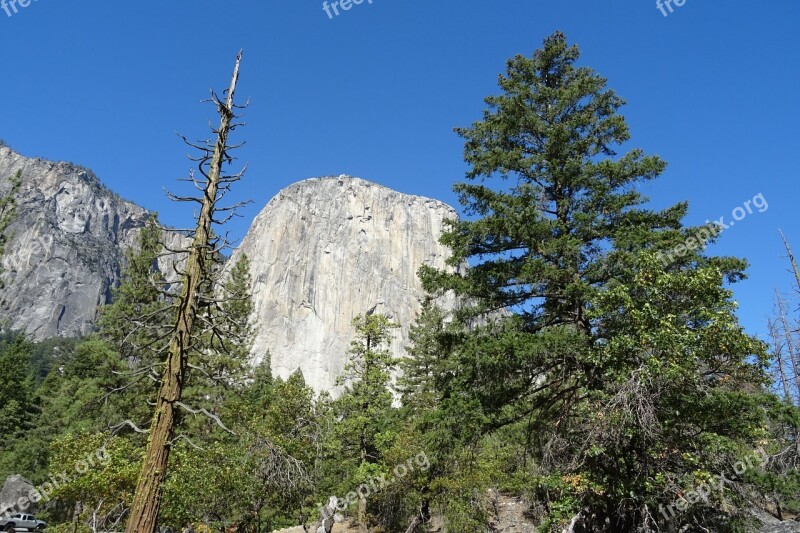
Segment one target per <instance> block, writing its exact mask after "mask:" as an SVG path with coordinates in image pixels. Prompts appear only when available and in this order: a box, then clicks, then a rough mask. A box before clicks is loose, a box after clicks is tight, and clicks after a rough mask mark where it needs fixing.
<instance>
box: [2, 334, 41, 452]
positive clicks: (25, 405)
mask: <svg viewBox="0 0 800 533" xmlns="http://www.w3.org/2000/svg"><path fill="white" fill-rule="evenodd" d="M32 352H33V346H32V345H31V343H30V342H28V341H27V340H25V337H23V336H22V335H16V336H15V337H14V339H13V340H12V341H11V343H9V344H7V345H6V346H5V347H4V348H2V349H0V376H3V379H2V380H0V435H2V439H0V442H2V443H3V445H5V443H11V442H13V439H15V438H19V437H20V435H21V433H22V432H23V431H24V430H26V429H27V428H28V427H29V424H30V421H31V416H32V414H33V413H32V411H31V410H32V407H33V400H34V390H35V388H34V384H33V378H32V376H31V368H30V357H31V353H32Z"/></svg>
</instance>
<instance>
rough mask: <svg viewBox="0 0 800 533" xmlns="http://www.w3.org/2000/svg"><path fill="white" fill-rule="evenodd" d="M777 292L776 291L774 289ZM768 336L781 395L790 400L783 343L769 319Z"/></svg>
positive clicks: (776, 328)
mask: <svg viewBox="0 0 800 533" xmlns="http://www.w3.org/2000/svg"><path fill="white" fill-rule="evenodd" d="M775 292H777V291H775ZM768 327H769V336H770V337H772V344H773V345H774V347H775V363H776V364H777V367H778V368H777V372H778V376H777V377H778V380H779V381H780V382H781V385H783V395H784V397H785V398H786V401H787V402H791V401H792V393H791V389H790V388H789V381H788V379H787V378H786V370H785V368H784V361H783V345H782V344H781V339H780V334H781V332H780V331H778V326H777V325H776V324H775V322H773V321H772V320H770V321H769V325H768Z"/></svg>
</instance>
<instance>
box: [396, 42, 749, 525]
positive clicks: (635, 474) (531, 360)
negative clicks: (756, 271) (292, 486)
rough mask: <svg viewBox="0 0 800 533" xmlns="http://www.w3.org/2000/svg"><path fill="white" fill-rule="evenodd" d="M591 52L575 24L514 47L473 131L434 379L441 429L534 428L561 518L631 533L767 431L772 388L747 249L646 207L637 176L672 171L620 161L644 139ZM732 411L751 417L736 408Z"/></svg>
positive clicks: (435, 438) (449, 235)
mask: <svg viewBox="0 0 800 533" xmlns="http://www.w3.org/2000/svg"><path fill="white" fill-rule="evenodd" d="M578 58H579V52H578V49H577V47H575V46H569V45H568V44H567V41H566V39H565V37H564V36H563V35H562V34H561V33H555V34H553V35H551V36H550V37H548V38H547V39H546V40H545V43H544V47H543V48H542V49H541V50H539V51H537V52H535V53H534V55H533V56H532V57H531V58H526V57H522V56H517V57H514V58H512V59H511V60H510V61H509V62H508V66H507V71H506V74H505V75H501V76H500V79H499V84H500V88H501V90H502V93H501V94H500V95H498V96H492V97H489V98H487V99H486V103H487V105H488V110H487V111H486V112H485V114H484V117H483V120H481V121H480V122H476V123H475V124H473V125H472V126H471V127H469V128H462V129H458V130H457V131H458V133H459V134H460V135H461V136H462V137H463V138H464V139H465V158H466V161H467V163H468V164H469V165H470V167H471V168H470V171H469V173H468V175H467V177H468V179H469V180H470V181H469V182H467V183H460V184H458V185H456V191H457V192H458V193H459V195H460V201H461V203H462V205H463V206H464V207H465V209H466V211H467V214H468V215H470V218H468V219H465V220H462V221H458V222H453V223H452V225H451V227H450V228H449V230H448V231H447V232H446V233H445V234H444V236H443V237H442V242H443V243H444V244H446V245H447V246H449V247H450V248H451V250H452V252H453V255H452V258H451V259H450V263H451V264H452V265H453V266H457V265H460V264H463V263H464V262H469V263H470V265H471V268H470V269H469V270H467V271H466V272H465V273H460V272H456V273H452V272H441V271H435V270H433V269H431V268H423V269H422V271H421V276H422V279H423V283H424V285H425V287H426V288H427V289H428V290H429V291H430V292H431V293H432V294H440V293H442V292H445V291H447V290H452V291H454V292H455V293H456V294H457V295H459V296H461V297H462V300H463V301H465V302H468V304H466V305H464V306H463V308H462V309H461V310H460V311H459V312H458V313H457V315H456V320H457V322H458V324H460V325H461V327H462V335H461V340H460V341H459V342H458V343H457V345H456V346H454V347H453V349H452V350H451V351H449V355H448V356H447V359H448V361H446V362H445V363H443V366H442V368H444V370H445V371H444V372H443V373H440V375H439V376H438V377H435V378H430V379H431V381H432V382H433V383H434V384H435V387H436V390H437V396H438V397H439V398H440V401H439V404H438V406H437V407H436V409H435V410H434V411H433V412H432V413H431V414H430V416H429V419H430V420H431V424H432V426H433V428H435V429H434V430H433V431H431V432H429V433H428V437H427V438H428V439H429V440H430V442H431V444H434V443H436V444H438V445H439V449H444V450H449V452H448V453H453V454H458V453H460V452H459V450H464V449H470V448H473V447H475V446H477V445H478V444H479V443H481V442H482V440H483V439H484V437H485V436H487V435H491V434H492V433H495V432H497V431H500V430H502V429H503V428H511V427H514V426H518V425H519V424H522V423H524V424H525V425H526V428H525V430H524V434H525V435H527V438H528V443H527V445H526V449H528V450H531V453H532V455H533V456H534V458H535V459H536V460H538V462H539V468H540V473H543V474H544V475H543V476H540V477H539V478H538V479H534V481H533V482H532V483H531V485H530V487H529V488H530V490H531V491H534V492H535V493H536V495H537V496H538V497H540V498H543V499H544V500H545V501H546V505H547V506H548V508H549V514H550V516H551V518H552V519H553V520H554V524H558V523H559V522H561V521H564V522H562V524H561V525H562V526H563V523H565V520H568V519H569V518H571V517H572V515H573V514H580V516H581V517H588V516H594V519H593V520H592V521H593V523H595V524H598V523H599V524H602V523H603V522H605V521H606V520H608V522H609V523H610V524H612V526H613V528H614V529H615V530H618V531H627V530H631V529H635V528H636V527H650V526H652V525H654V524H655V523H656V522H658V521H660V520H662V519H661V518H660V516H656V515H658V506H659V505H660V504H661V503H664V502H671V501H674V499H675V498H677V494H679V493H680V491H681V490H685V486H686V484H688V483H690V481H689V478H690V477H691V475H690V474H691V473H697V472H707V471H712V472H713V471H715V470H714V469H715V468H720V466H721V464H722V463H724V462H725V461H727V460H731V459H732V458H734V457H735V455H736V453H741V452H742V451H743V450H744V449H746V448H747V446H750V445H753V444H754V442H755V440H754V437H755V435H756V434H757V433H758V431H759V428H761V427H762V426H761V424H762V421H761V420H760V416H759V411H758V409H757V407H756V401H755V400H754V397H753V396H752V395H750V394H748V393H747V392H745V389H746V388H748V387H749V388H751V389H752V388H753V387H758V386H759V385H760V384H761V383H763V374H762V373H761V371H760V368H759V366H758V365H753V364H750V363H749V358H750V357H751V356H756V360H758V358H761V357H763V355H764V347H763V345H762V344H761V343H759V342H757V341H755V340H754V339H752V338H750V337H748V336H746V335H745V334H743V333H742V331H741V328H740V327H739V326H738V324H737V321H736V318H735V315H734V304H733V302H732V300H731V295H730V292H729V291H728V290H725V289H723V287H722V285H723V283H724V282H725V281H726V280H727V281H735V280H737V279H740V278H741V277H742V276H743V274H742V270H743V269H744V267H745V263H744V261H741V260H738V259H733V258H709V257H706V256H704V255H703V253H702V248H703V247H704V246H705V244H706V243H707V242H709V241H710V240H713V239H714V237H715V236H716V234H717V233H718V231H717V230H715V229H714V228H712V227H683V226H682V224H681V218H682V217H683V216H684V214H685V213H686V209H687V206H686V204H685V203H684V204H678V205H676V206H674V207H672V208H669V209H667V210H664V211H652V210H648V209H645V208H643V207H642V204H644V202H645V201H646V198H644V197H643V196H642V195H641V194H640V193H639V192H638V191H637V190H636V186H637V185H639V184H641V183H642V182H645V181H648V180H651V179H654V178H655V177H657V176H658V175H659V174H660V173H661V171H662V170H663V169H664V166H665V164H664V162H663V161H661V160H660V159H659V158H658V157H655V156H647V155H645V154H644V153H643V152H642V151H641V150H638V149H634V150H631V151H629V152H627V153H625V154H623V155H618V154H617V150H619V147H620V146H621V145H622V144H624V143H625V142H627V141H628V140H629V137H630V134H629V131H628V128H627V126H626V124H625V120H624V118H623V116H622V115H620V114H619V113H618V110H619V108H620V107H621V106H622V105H623V104H624V102H623V101H622V100H621V99H620V98H619V97H618V96H617V95H616V94H615V93H614V92H613V91H612V90H610V89H608V88H607V87H606V80H605V79H603V78H602V77H600V76H599V75H597V74H596V73H595V72H594V71H592V70H591V69H589V68H586V67H578V66H576V62H577V60H578ZM674 250H677V252H674ZM667 361H668V362H669V363H665V362H667ZM422 364H424V363H422ZM423 370H424V369H418V371H417V372H418V373H419V372H423ZM413 374H414V372H412V373H411V375H413ZM634 398H640V399H641V403H638V404H637V403H636V401H634ZM729 409H733V410H735V411H736V412H737V418H736V419H733V418H730V417H728V418H720V417H719V413H720V412H726V411H727V410H729ZM676 413H677V414H676ZM713 413H716V415H714V414H713ZM689 434H692V435H694V438H693V439H687V438H686V436H687V435H689ZM700 443H702V444H700ZM564 480H570V481H569V482H568V483H565V482H564ZM696 508H697V507H696ZM694 517H695V518H697V519H698V520H704V519H705V520H706V523H708V524H711V523H713V524H714V525H715V527H720V526H719V524H723V523H730V520H728V518H729V517H724V516H723V517H721V518H720V516H719V513H717V514H712V513H705V514H704V512H703V510H701V511H700V512H698V513H696V514H695V515H694ZM669 520H671V518H670V519H668V520H667V521H669ZM662 522H663V520H662ZM662 525H663V523H662ZM554 527H555V526H554Z"/></svg>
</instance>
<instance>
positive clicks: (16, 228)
mask: <svg viewBox="0 0 800 533" xmlns="http://www.w3.org/2000/svg"><path fill="white" fill-rule="evenodd" d="M17 171H21V172H22V175H21V177H22V185H21V188H20V191H19V193H18V195H17V197H16V203H17V216H16V218H15V219H14V221H13V222H12V224H11V225H10V227H9V228H8V231H7V236H8V237H9V239H8V244H7V246H6V251H5V254H4V256H3V257H2V258H0V264H2V267H3V273H2V281H3V284H4V288H3V289H2V290H0V325H2V326H8V327H11V328H12V329H15V330H21V331H25V332H26V333H28V334H29V335H30V336H31V337H32V338H34V339H38V340H41V339H45V338H48V337H54V336H61V337H75V336H80V335H85V334H87V333H89V332H90V331H91V330H92V327H93V325H94V321H95V319H96V317H97V309H98V307H99V306H100V305H103V304H105V303H107V302H108V301H109V299H110V297H111V287H113V286H114V285H115V284H117V283H118V282H119V276H120V270H121V266H122V262H123V260H124V255H125V250H126V249H127V248H129V247H130V246H132V245H134V244H135V243H136V241H137V236H138V233H139V231H140V230H141V228H142V227H143V225H144V224H145V222H146V221H147V219H148V218H149V216H150V214H149V212H148V211H147V210H145V209H144V208H142V207H139V206H138V205H136V204H133V203H132V202H128V201H126V200H123V199H122V198H120V197H119V196H118V195H116V194H114V193H113V192H112V191H110V190H109V189H107V188H106V187H104V186H103V185H102V184H101V183H100V181H99V180H98V179H97V177H96V176H95V175H94V174H93V173H92V172H91V171H89V170H87V169H85V168H83V167H80V166H77V165H73V164H71V163H54V162H51V161H45V160H42V159H38V158H37V159H31V158H26V157H23V156H21V155H19V154H18V153H16V152H14V151H12V150H11V149H10V148H8V147H5V146H0V195H3V194H6V193H7V192H8V191H9V189H10V187H11V185H10V178H12V177H13V176H14V175H16V173H17ZM167 239H168V240H169V241H170V242H171V243H172V244H173V245H175V244H176V243H177V239H180V236H178V235H177V234H168V235H167ZM163 266H164V268H165V270H166V269H167V264H166V263H165V264H163Z"/></svg>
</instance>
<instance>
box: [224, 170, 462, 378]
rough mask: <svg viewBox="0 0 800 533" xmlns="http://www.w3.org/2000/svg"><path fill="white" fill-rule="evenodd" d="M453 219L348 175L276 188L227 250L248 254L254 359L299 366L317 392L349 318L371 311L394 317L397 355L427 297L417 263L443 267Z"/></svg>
mask: <svg viewBox="0 0 800 533" xmlns="http://www.w3.org/2000/svg"><path fill="white" fill-rule="evenodd" d="M455 217H456V213H455V211H454V210H453V209H452V208H451V207H449V206H447V205H445V204H443V203H442V202H439V201H436V200H431V199H429V198H422V197H419V196H411V195H407V194H402V193H399V192H396V191H393V190H391V189H388V188H386V187H383V186H380V185H378V184H376V183H371V182H369V181H365V180H362V179H359V178H353V177H349V176H339V177H326V178H315V179H309V180H305V181H301V182H299V183H295V184H294V185H291V186H289V187H287V188H286V189H284V190H282V191H281V192H279V193H278V194H277V195H276V196H275V198H273V199H272V200H271V201H270V202H269V203H268V204H267V206H266V207H265V208H264V209H263V210H262V211H261V213H260V214H259V215H258V216H257V217H256V218H255V220H254V221H253V224H252V226H251V227H250V230H249V231H248V232H247V235H246V237H245V238H244V240H243V241H242V244H241V246H240V247H239V248H238V250H237V252H236V254H234V255H235V256H236V255H238V254H241V253H245V254H247V256H248V257H249V258H250V260H251V269H252V275H253V283H254V287H253V289H254V300H255V324H256V328H257V334H256V342H255V346H254V348H255V349H254V359H255V360H256V361H258V360H259V359H261V358H263V357H264V356H265V354H266V353H267V352H269V353H270V356H271V359H272V368H273V371H274V372H275V374H276V375H279V376H282V377H287V376H288V375H290V374H291V373H292V372H294V371H296V370H297V369H298V368H299V369H300V370H301V371H302V372H303V375H304V377H305V379H306V382H307V383H308V384H309V385H310V386H312V387H313V388H314V389H315V390H332V389H333V387H334V382H335V380H336V376H337V375H339V374H340V373H341V371H342V369H343V368H344V365H345V363H346V362H347V351H348V349H349V345H350V341H351V339H352V338H353V333H354V332H353V328H352V326H351V321H352V319H353V317H355V316H356V315H358V314H362V313H373V312H374V313H385V314H387V315H389V316H390V317H391V318H392V319H393V320H394V321H395V322H397V323H399V324H400V325H401V328H400V329H399V330H398V331H397V332H396V335H395V339H394V342H393V344H392V347H391V349H392V352H393V353H394V355H395V356H397V357H400V356H402V355H403V354H404V349H405V346H406V345H407V342H408V331H409V327H410V325H411V324H412V323H413V321H414V318H415V316H416V313H417V311H418V310H419V308H420V301H421V299H422V298H423V297H424V291H423V290H422V287H421V284H420V281H419V278H418V277H417V271H418V270H419V268H420V267H421V266H422V265H432V266H435V267H438V268H445V267H446V264H445V260H446V259H447V257H448V255H449V251H448V250H447V249H446V248H445V247H444V246H442V245H441V244H439V242H438V240H439V236H440V235H441V233H442V230H443V228H444V224H445V220H447V219H453V218H455ZM444 304H445V305H447V302H444Z"/></svg>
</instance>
